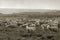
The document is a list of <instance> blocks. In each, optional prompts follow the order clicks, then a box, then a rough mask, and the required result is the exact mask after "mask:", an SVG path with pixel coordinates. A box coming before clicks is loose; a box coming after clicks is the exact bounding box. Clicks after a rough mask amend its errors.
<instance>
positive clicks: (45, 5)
mask: <svg viewBox="0 0 60 40" xmlns="http://www.w3.org/2000/svg"><path fill="white" fill-rule="evenodd" d="M0 8H2V9H4V8H5V9H51V10H60V0H0ZM0 11H2V10H1V9H0ZM3 11H4V12H6V11H7V10H3ZM3 11H2V12H3ZM10 11H12V12H14V10H8V11H7V13H8V12H10ZM15 11H16V10H15Z"/></svg>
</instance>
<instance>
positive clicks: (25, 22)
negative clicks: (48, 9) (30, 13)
mask: <svg viewBox="0 0 60 40" xmlns="http://www.w3.org/2000/svg"><path fill="white" fill-rule="evenodd" d="M0 26H4V27H10V28H15V27H20V28H21V27H22V28H25V29H26V30H28V32H29V31H35V30H37V29H36V28H37V27H41V30H49V31H50V32H52V31H53V32H57V31H58V21H57V20H55V19H34V18H33V19H27V18H23V19H17V18H13V19H10V18H5V19H0Z"/></svg>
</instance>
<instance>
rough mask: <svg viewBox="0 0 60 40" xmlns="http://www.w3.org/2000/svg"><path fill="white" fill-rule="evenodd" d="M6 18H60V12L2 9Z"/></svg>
mask: <svg viewBox="0 0 60 40" xmlns="http://www.w3.org/2000/svg"><path fill="white" fill-rule="evenodd" d="M0 13H1V15H0V16H4V17H31V18H32V17H35V18H36V17H55V16H56V17H60V10H45V9H0Z"/></svg>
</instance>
